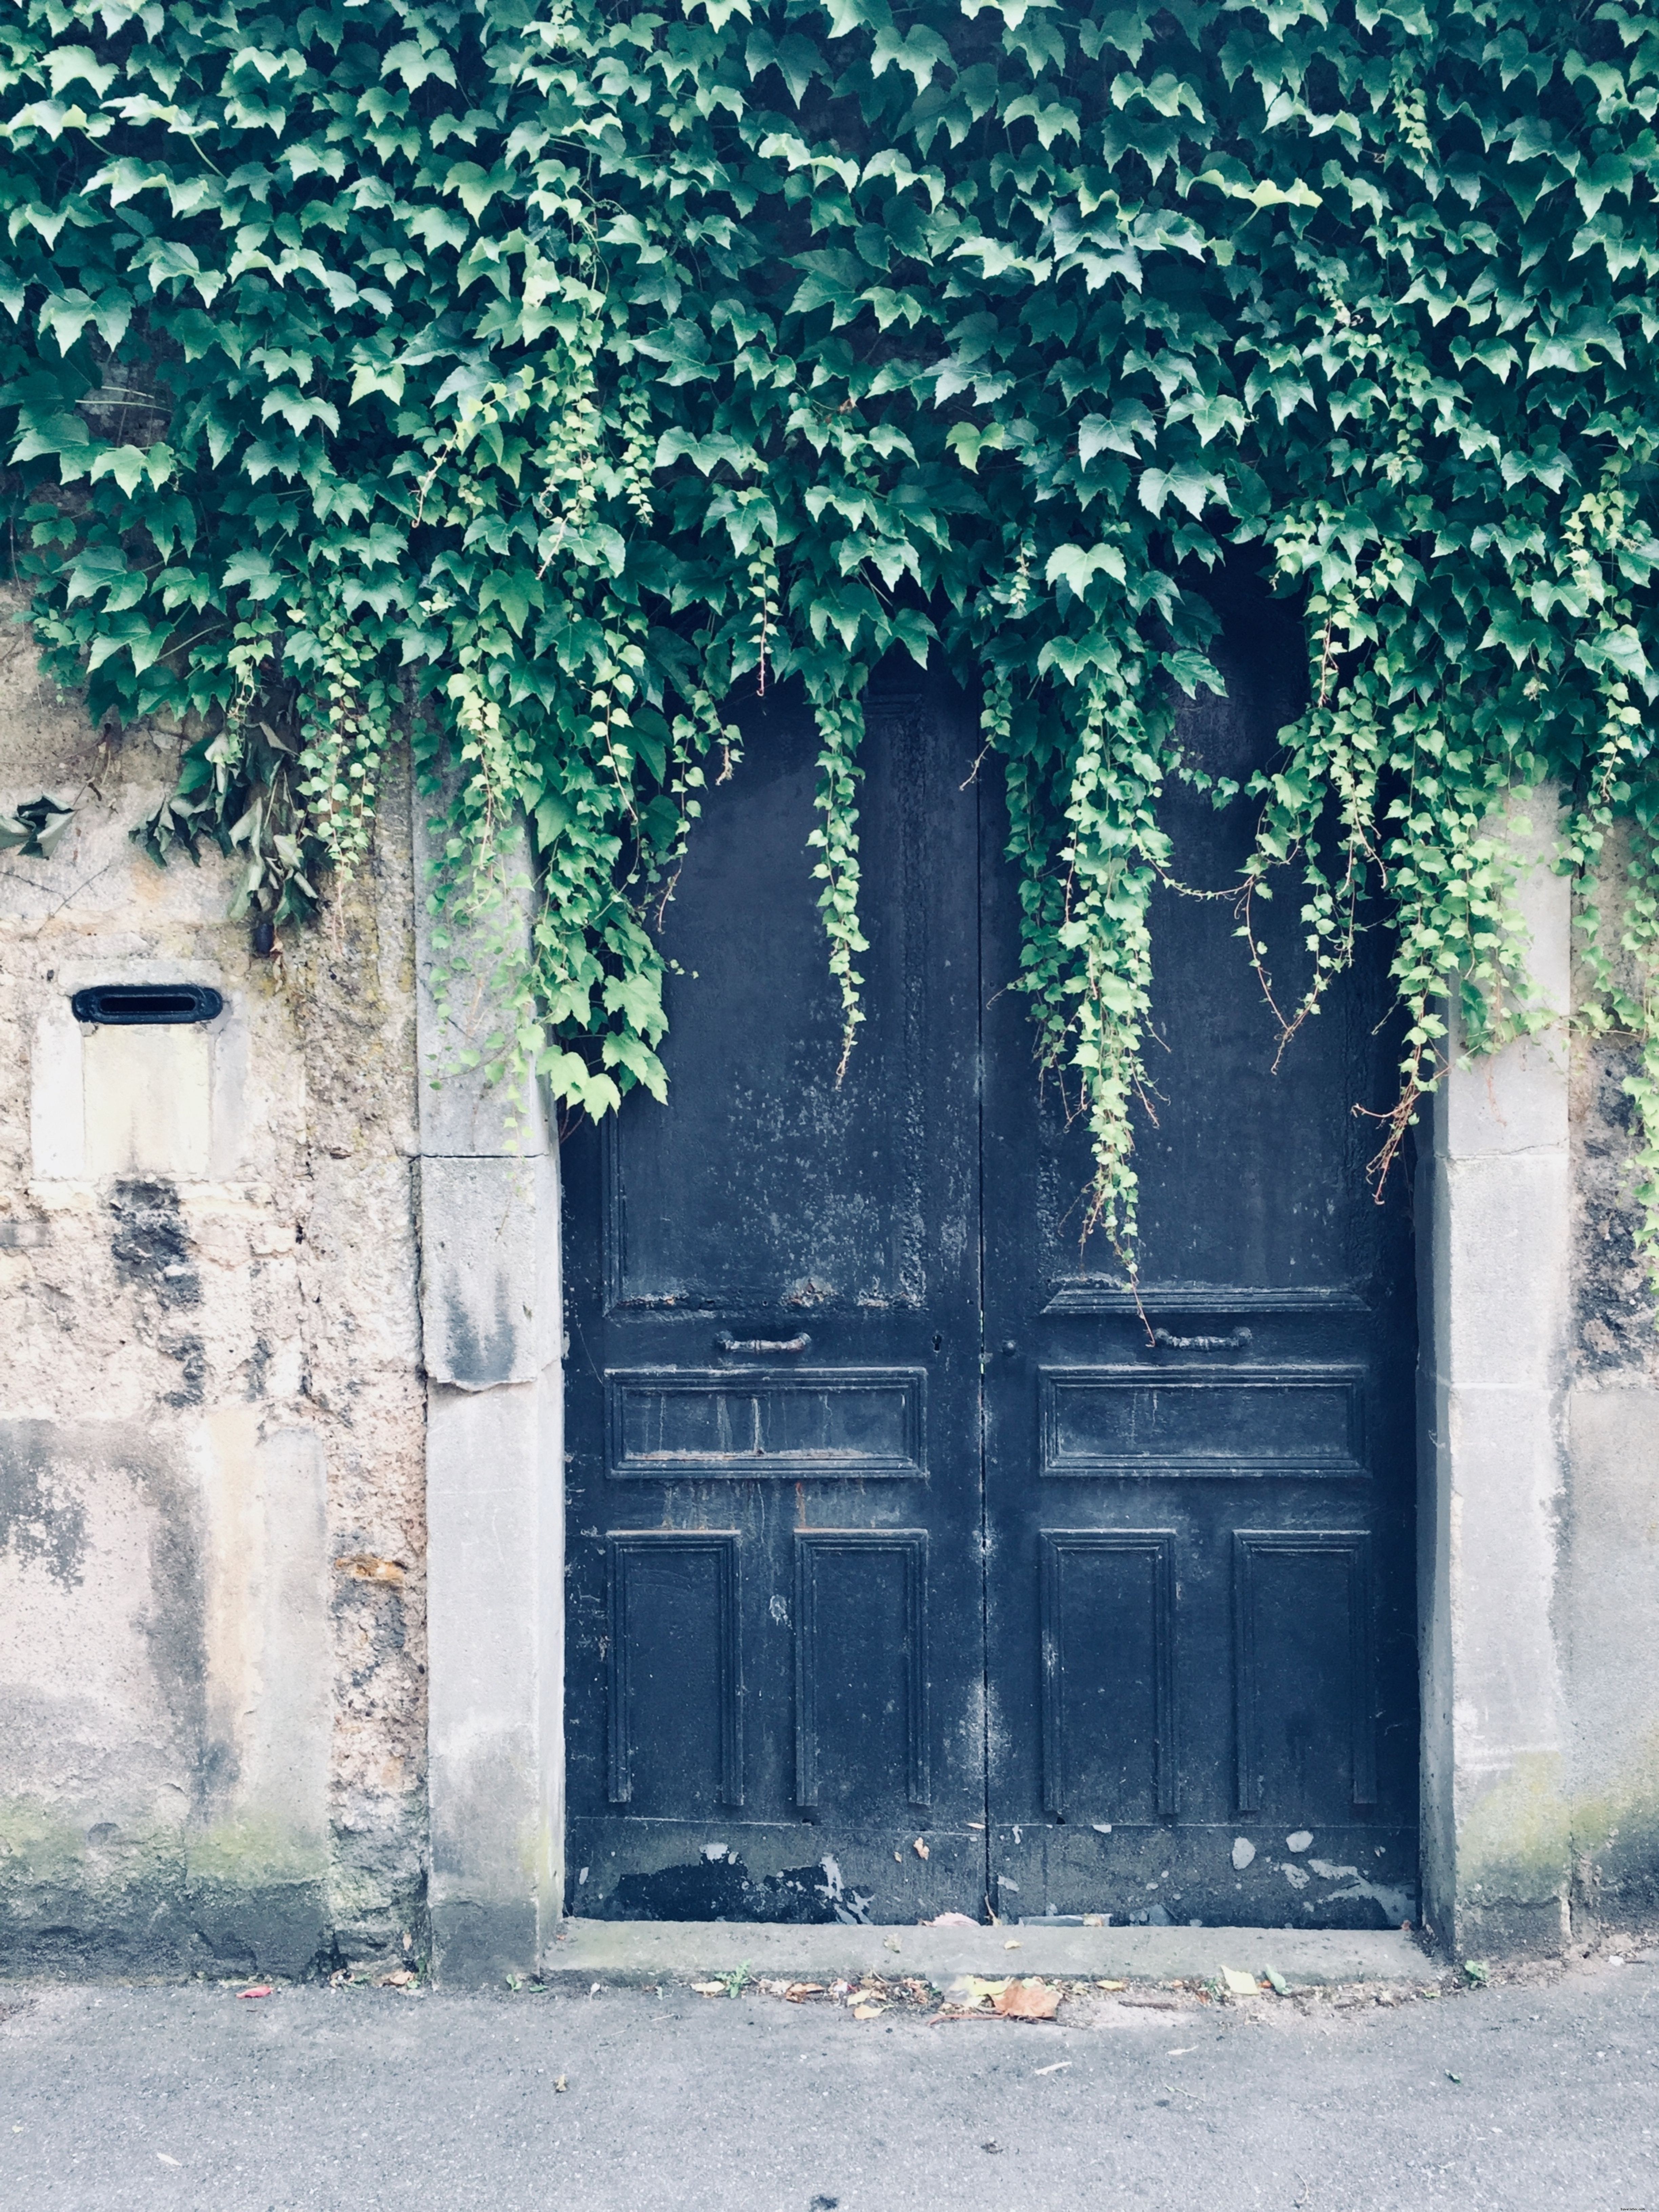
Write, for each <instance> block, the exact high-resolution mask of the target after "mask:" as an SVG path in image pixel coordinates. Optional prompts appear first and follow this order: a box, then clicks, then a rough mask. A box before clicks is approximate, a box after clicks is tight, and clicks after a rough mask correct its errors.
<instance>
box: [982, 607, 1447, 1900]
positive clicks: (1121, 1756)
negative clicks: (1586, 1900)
mask: <svg viewBox="0 0 1659 2212" xmlns="http://www.w3.org/2000/svg"><path fill="white" fill-rule="evenodd" d="M1218 598H1219V601H1220V607H1221V611H1223V613H1224V615H1225V617H1226V624H1225V630H1224V633H1223V636H1222V639H1221V641H1220V642H1219V643H1218V646H1217V647H1216V648H1215V651H1216V655H1217V658H1218V661H1219V662H1220V664H1221V665H1222V668H1223V671H1224V673H1225V675H1226V677H1227V679H1228V696H1227V698H1226V700H1225V701H1218V700H1214V699H1210V698H1206V699H1204V700H1201V701H1200V702H1195V703H1194V705H1192V706H1191V707H1189V708H1185V709H1184V710H1183V714H1182V738H1183V741H1184V743H1185V745H1186V747H1187V750H1188V755H1189V757H1193V758H1194V759H1195V760H1196V761H1198V762H1199V763H1201V764H1202V765H1203V766H1204V767H1206V768H1207V769H1209V770H1210V772H1211V773H1212V774H1213V775H1230V776H1232V777H1233V778H1235V779H1237V780H1239V781H1243V778H1244V777H1245V776H1247V775H1248V774H1249V771H1250V770H1251V769H1253V768H1255V767H1256V766H1258V765H1259V764H1261V763H1262V762H1263V761H1265V760H1267V758H1269V757H1270V756H1271V752H1272V749H1273V738H1274V733H1275V732H1276V731H1277V730H1278V729H1279V727H1281V726H1283V724H1285V722H1286V721H1288V720H1291V717H1292V716H1293V715H1294V714H1296V712H1297V708H1298V706H1299V703H1300V698H1299V684H1298V678H1299V677H1300V672H1301V648H1300V641H1299V637H1298V635H1297V628H1296V625H1295V623H1294V622H1293V620H1291V619H1290V618H1288V617H1287V615H1286V613H1285V611H1281V610H1279V609H1276V608H1274V607H1273V605H1272V604H1271V603H1270V602H1265V601H1264V600H1263V599H1261V597H1259V596H1258V595H1255V594H1252V593H1249V592H1243V593H1239V594H1237V596H1235V597H1232V598H1231V599H1230V598H1229V597H1228V596H1226V595H1225V592H1221V593H1218ZM984 814H985V821H984V829H985V845H984V848H983V850H984V858H983V861H982V874H983V878H984V882H985V885H986V929H985V948H984V961H985V965H986V969H987V975H999V974H1006V973H1008V972H1009V971H1010V969H1011V968H1012V962H1013V960H1014V957H1015V951H1014V932H1015V927H1016V921H1017V916H1016V912H1015V908H1014V897H1013V890H1012V885H1011V884H1009V882H1008V880H1007V877H1006V872H1005V871H1004V870H1003V869H1002V867H1001V866H1000V859H999V856H1000V850H1001V843H1002V840H1003V837H1004V836H1005V834H1006V832H1005V829H1004V825H1003V822H1002V819H1001V817H1000V810H999V809H998V808H996V807H995V806H994V805H993V804H991V803H990V799H989V794H987V803H986V805H985V810H984ZM1254 818H1255V807H1254V806H1253V805H1251V803H1250V802H1249V801H1248V800H1246V799H1240V800H1238V801H1236V802H1235V803H1234V804H1233V805H1231V806H1230V807H1228V808H1226V809H1225V810H1224V811H1221V812H1217V811H1216V810H1215V809H1214V808H1213V807H1212V805H1211V804H1210V802H1209V800H1208V799H1207V798H1203V797H1200V796H1198V795H1196V794H1193V793H1188V792H1184V791H1182V790H1181V789H1179V788H1172V789H1171V790H1170V793H1168V795H1167V797H1166V800H1165V804H1164V820H1165V822H1166V823H1168V825H1169V826H1170V829H1171V830H1172V833H1173V835H1174V839H1175V848H1176V849H1175V855H1174V862H1173V872H1174V873H1175V875H1176V877H1177V878H1179V880H1180V881H1181V882H1182V884H1185V885H1186V886H1187V887H1188V889H1189V890H1205V889H1208V888H1212V887H1218V886H1222V885H1225V884H1228V883H1229V882H1233V883H1236V882H1237V880H1238V875H1239V869H1240V864H1241V863H1242V861H1243V859H1244V857H1245V854H1247V853H1248V851H1249V845H1250V840H1251V830H1252V825H1253V823H1254ZM1301 904H1302V901H1301V899H1300V897H1299V896H1297V894H1296V888H1295V886H1294V884H1286V885H1285V886H1283V887H1282V888H1281V890H1280V895H1279V897H1278V898H1277V899H1275V900H1273V901H1272V902H1269V903H1267V904H1263V903H1262V902H1257V903H1256V905H1255V915H1254V921H1255V933H1256V936H1257V938H1258V939H1259V940H1260V941H1261V942H1262V943H1263V945H1265V946H1266V948H1267V953H1268V965H1269V966H1270V968H1271V969H1272V973H1273V983H1274V987H1275V992H1276V995H1278V996H1279V1001H1280V1003H1281V1004H1285V1005H1289V1006H1294V1005H1295V1003H1296V1002H1297V999H1298V997H1299V996H1300V993H1301V989H1302V987H1303V986H1304V984H1305V981H1306V977H1307V972H1308V971H1307V959H1306V954H1305V951H1304V945H1303V938H1304V925H1303V923H1302V921H1301V919H1300V908H1301ZM1238 927H1239V917H1238V915H1237V912H1236V910H1235V904H1234V902H1233V901H1232V900H1231V899H1227V900H1225V901H1206V900H1201V899H1196V898H1193V897H1190V896H1182V895H1180V894H1178V893H1176V892H1175V891H1169V892H1165V893H1163V894H1161V895H1160V896H1158V901H1157V905H1156V909H1155V912H1154V914H1153V916H1152V937H1153V944H1154V948H1155V951H1154V957H1155V962H1156V969H1155V983H1154V1019H1153V1027H1154V1030H1155V1031H1156V1040H1155V1042H1153V1043H1152V1046H1151V1048H1150V1049H1149V1052H1148V1055H1147V1057H1148V1060H1149V1064H1150V1072H1151V1073H1152V1080H1153V1082H1154V1084H1155V1085H1156V1087H1157V1092H1158V1096H1157V1097H1155V1098H1154V1099H1153V1101H1152V1108H1153V1111H1154V1112H1155V1114H1156V1116H1157V1119H1156V1121H1155V1122H1153V1121H1152V1120H1151V1119H1150V1118H1149V1117H1148V1118H1146V1119H1144V1120H1143V1121H1142V1124H1141V1127H1140V1128H1139V1135H1138V1160H1139V1176H1140V1189H1141V1212H1140V1219H1141V1247H1142V1251H1141V1285H1142V1287H1141V1291H1140V1297H1139V1308H1140V1310H1137V1307H1136V1302H1135V1300H1134V1298H1133V1297H1131V1296H1130V1295H1129V1294H1127V1292H1125V1291H1122V1290H1121V1289H1118V1288H1116V1287H1115V1286H1114V1273H1115V1271H1114V1270H1113V1268H1112V1267H1111V1265H1110V1260H1111V1255H1110V1254H1109V1252H1105V1253H1100V1252H1097V1251H1094V1250H1092V1249H1091V1250H1081V1249H1079V1223H1080V1208H1079V1190H1080V1189H1081V1188H1082V1187H1083V1185H1084V1183H1085V1180H1086V1177H1087V1173H1088V1158H1087V1150H1086V1139H1085V1137H1084V1135H1083V1134H1082V1133H1081V1131H1080V1130H1079V1128H1077V1127H1073V1128H1071V1129H1069V1130H1068V1129H1067V1127H1066V1121H1065V1116H1064V1114H1063V1111H1062V1110H1061V1103H1060V1099H1059V1098H1058V1097H1057V1096H1056V1094H1055V1092H1054V1088H1053V1086H1052V1085H1050V1086H1049V1088H1048V1092H1047V1095H1046V1096H1041V1095H1040V1094H1039V1091H1038V1087H1037V1085H1036V1084H1035V1083H1034V1082H1033V1080H1032V1077H1031V1073H1030V1046H1029V1043H1028V1042H1027V1041H1026V1036H1025V1033H1024V1021H1025V1016H1024V1010H1023V1008H1022V1007H1021V1006H1020V1005H1019V1003H1018V1000H1017V999H1013V998H1008V997H1003V998H999V997H997V996H995V995H994V994H990V993H987V1002H986V1012H985V1066H986V1070H987V1080H986V1095H985V1103H984V1117H983V1118H984V1162H985V1166H984V1193H985V1198H984V1206H985V1228H984V1234H985V1255H986V1257H985V1285H986V1313H985V1332H986V1344H987V1364H986V1389H985V1407H986V1425H985V1437H986V1513H987V1559H988V1562H989V1566H988V1572H987V1717H988V1729H989V1741H990V1745H991V1756H990V1762H989V1774H990V1807H991V1827H990V1830H989V1835H990V1864H989V1869H988V1872H989V1893H990V1895H991V1897H992V1899H994V1901H995V1903H996V1905H997V1907H998V1909H999V1910H1000V1911H1002V1912H1003V1913H1004V1914H1005V1915H1006V1916H1007V1917H1013V1918H1022V1917H1030V1916H1032V1915H1041V1914H1043V1913H1045V1912H1057V1913H1061V1914H1074V1913H1085V1914H1091V1913H1097V1912H1109V1913H1110V1914H1111V1915H1112V1916H1113V1918H1114V1920H1115V1922H1120V1923H1121V1921H1123V1920H1126V1919H1127V1920H1132V1921H1139V1920H1146V1919H1151V1920H1152V1921H1154V1922H1157V1923H1164V1922H1166V1921H1169V1922H1176V1923H1181V1922H1188V1921H1200V1920H1201V1921H1203V1922H1205V1923H1216V1922H1220V1923H1233V1922H1236V1923H1249V1924H1266V1925H1269V1926H1282V1925H1285V1924H1286V1923H1289V1924H1293V1925H1299V1926H1304V1927H1333V1926H1334V1927H1375V1926H1380V1925H1387V1924H1389V1923H1395V1924H1397V1923H1399V1922H1400V1921H1401V1920H1403V1919H1407V1918H1411V1919H1415V1917H1416V1881H1417V1840H1416V1826H1415V1822H1416V1803H1417V1751H1418V1727H1417V1715H1416V1704H1415V1609H1414V1604H1413V1572H1414V1559H1413V1492H1414V1475H1413V1410H1414V1401H1413V1389H1414V1372H1415V1347H1416V1338H1415V1324H1414V1306H1413V1267H1412V1245H1411V1222H1410V1210H1409V1193H1408V1188H1407V1178H1406V1176H1404V1175H1403V1174H1401V1173H1400V1172H1399V1171H1398V1170H1396V1173H1395V1179H1394V1181H1393V1182H1392V1183H1391V1185H1390V1186H1389V1188H1387V1189H1386V1190H1385V1192H1384V1194H1383V1204H1381V1205H1380V1206H1379V1205H1377V1204H1376V1203H1374V1202H1373V1201H1372V1199H1371V1197H1370V1194H1369V1192H1368V1189H1367V1186H1366V1181H1365V1172H1364V1171H1365V1165H1366V1162H1367V1159H1368V1158H1369V1157H1370V1155H1371V1154H1372V1153H1373V1152H1375V1150H1376V1144H1377V1135H1376V1123H1375V1121H1370V1120H1369V1119H1367V1118H1366V1117H1365V1116H1364V1115H1363V1114H1356V1112H1355V1111H1354V1110H1353V1109H1355V1107H1356V1106H1361V1107H1364V1106H1370V1107H1372V1108H1375V1107H1377V1106H1381V1105H1383V1104H1385V1103H1387V1102H1388V1101H1389V1097H1390V1095H1391V1085H1392V1083H1393V1080H1394V1069H1395V1063H1396V1061H1397V1059H1398V1052H1397V1048H1396V1046H1395V1032H1394V1025H1393V1024H1391V1023H1389V1021H1388V1020H1387V1019H1385V1015H1386V1011H1387V1007H1388V1003H1389V994H1388V992H1387V989H1386V987H1385V986H1386V970H1387V964H1388V945H1387V940H1386V938H1385V937H1384V936H1383V933H1382V932H1380V931H1378V932H1376V933H1375V934H1374V935H1372V936H1370V938H1368V939H1366V940H1365V941H1364V944H1363V945H1362V949H1361V954H1360V957H1359V960H1358V963H1357V966H1356V969H1355V970H1354V972H1353V973H1352V975H1350V976H1348V977H1347V978H1346V979H1345V981H1344V983H1343V984H1342V986H1341V987H1340V989H1339V990H1338V991H1336V992H1335V993H1334V994H1333V996H1332V1000H1331V1003H1330V1004H1329V1006H1328V1008H1327V1009H1326V1011H1325V1012H1322V1013H1321V1014H1319V1015H1318V1016H1317V1017H1316V1018H1313V1019H1312V1020H1310V1021H1309V1022H1308V1023H1307V1024H1304V1028H1303V1030H1302V1031H1301V1033H1300V1034H1299V1035H1298V1036H1297V1037H1296V1038H1295V1039H1294V1041H1293V1042H1292V1043H1291V1046H1290V1048H1289V1049H1288V1050H1287V1051H1286V1052H1285V1054H1284V1056H1283V1059H1282V1060H1281V1062H1280V1065H1279V1070H1278V1072H1277V1073H1274V1072H1273V1058H1274V1040H1275V1027H1274V1024H1273V1022H1272V1020H1271V1018H1269V1015H1268V1012H1267V1007H1266V1005H1265V1003H1264V1001H1263V1000H1262V997H1261V990H1260V988H1259V987H1258V985H1257V984H1256V982H1255V979H1254V978H1253V977H1252V975H1250V973H1249V969H1248V967H1247V965H1246V962H1245V957H1244V947H1243V945H1241V944H1240V943H1239V941H1238V939H1237V934H1236V932H1237V928H1238ZM1095 1241H1096V1242H1099V1241H1102V1240H1095ZM1149 1336H1150V1338H1151V1339H1152V1340H1149Z"/></svg>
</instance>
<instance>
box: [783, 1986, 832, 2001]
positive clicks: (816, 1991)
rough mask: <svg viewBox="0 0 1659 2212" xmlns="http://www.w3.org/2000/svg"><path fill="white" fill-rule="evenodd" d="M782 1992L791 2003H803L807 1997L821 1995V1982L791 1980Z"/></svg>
mask: <svg viewBox="0 0 1659 2212" xmlns="http://www.w3.org/2000/svg"><path fill="white" fill-rule="evenodd" d="M783 1994H784V1995H785V1996H787V1998H788V2000H789V2002H790V2003H791V2004H804V2003H805V2001H806V1999H807V1998H808V1997H821V1996H823V1983H822V1982H791V1983H790V1984H789V1986H788V1988H787V1990H785V1991H784V1993H783Z"/></svg>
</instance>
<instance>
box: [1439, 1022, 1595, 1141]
mask: <svg viewBox="0 0 1659 2212" xmlns="http://www.w3.org/2000/svg"><path fill="white" fill-rule="evenodd" d="M1436 1137H1437V1150H1438V1152H1439V1153H1440V1156H1441V1158H1443V1159H1447V1160H1476V1159H1485V1158H1490V1157H1492V1155H1493V1154H1498V1155H1503V1154H1508V1153H1517V1152H1522V1153H1524V1152H1564V1151H1565V1149H1566V1146H1567V1143H1568V1119H1567V1041H1566V1032H1565V1029H1563V1028H1560V1027H1557V1028H1553V1029H1551V1030H1547V1031H1546V1032H1545V1033H1544V1034H1543V1035H1542V1036H1530V1037H1518V1038H1516V1041H1515V1042H1514V1043H1512V1044H1508V1045H1505V1046H1504V1049H1503V1050H1502V1051H1501V1052H1495V1053H1491V1054H1486V1056H1485V1057H1483V1058H1481V1059H1478V1060H1475V1059H1464V1060H1460V1062H1459V1063H1458V1065H1457V1066H1455V1068H1454V1069H1453V1070H1452V1072H1451V1073H1450V1074H1449V1076H1448V1077H1447V1079H1446V1103H1445V1111H1444V1113H1443V1114H1442V1115H1439V1116H1438V1117H1437V1124H1436Z"/></svg>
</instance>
